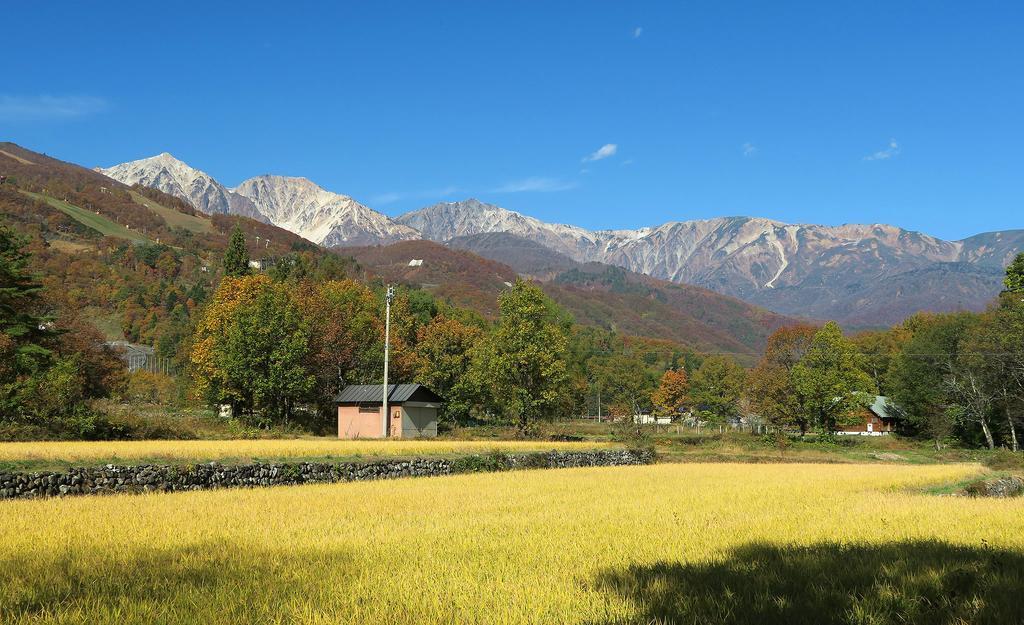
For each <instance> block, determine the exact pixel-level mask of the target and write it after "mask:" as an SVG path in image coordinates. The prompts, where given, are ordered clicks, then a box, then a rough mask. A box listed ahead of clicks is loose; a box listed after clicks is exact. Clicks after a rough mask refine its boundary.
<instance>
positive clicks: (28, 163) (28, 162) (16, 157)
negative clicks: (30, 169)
mask: <svg viewBox="0 0 1024 625" xmlns="http://www.w3.org/2000/svg"><path fill="white" fill-rule="evenodd" d="M0 154H3V155H4V156H6V157H7V158H12V159H14V160H16V161H18V162H19V163H21V164H22V165H35V163H33V162H32V161H30V160H28V159H27V158H21V157H20V156H18V155H17V154H11V153H10V152H8V151H7V150H0Z"/></svg>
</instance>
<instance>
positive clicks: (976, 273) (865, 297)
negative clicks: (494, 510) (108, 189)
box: [99, 153, 1024, 325]
mask: <svg viewBox="0 0 1024 625" xmlns="http://www.w3.org/2000/svg"><path fill="white" fill-rule="evenodd" d="M99 171H101V172H102V173H104V174H106V175H108V176H110V177H112V178H115V179H117V180H119V181H121V182H123V183H125V184H129V185H130V184H143V185H147V186H151V187H155V188H157V189H160V190H161V191H164V192H166V193H170V194H173V195H176V196H178V197H181V198H182V199H185V200H186V201H188V202H190V203H191V204H192V205H193V206H195V207H196V208H197V209H199V210H201V211H204V212H207V213H231V214H238V215H244V216H247V217H254V218H256V219H260V220H262V221H266V222H269V223H272V224H274V225H276V226H279V227H282V228H285V229H287V230H290V231H291V232H294V233H296V234H298V235H300V236H302V237H305V238H306V239H309V240H310V241H313V242H315V243H319V244H321V245H324V246H327V247H339V246H345V245H378V244H386V243H392V242H395V241H403V240H409V239H417V238H425V239H430V240H433V241H438V242H446V241H449V240H451V239H454V238H456V237H458V238H459V239H465V238H466V237H473V236H476V235H482V234H487V233H506V234H510V235H515V236H517V237H522V238H525V239H528V240H530V241H531V242H533V243H535V244H539V245H542V246H544V247H546V248H548V249H550V250H553V251H554V252H557V253H559V254H563V255H565V256H567V257H568V258H570V259H572V260H574V261H577V262H591V261H596V262H602V263H606V264H609V265H618V266H621V267H625V268H627V269H631V270H633V271H636V272H638V273H644V274H648V275H651V276H654V277H657V278H664V279H668V280H672V281H675V282H681V283H688V284H694V285H697V286H702V287H706V288H709V289H712V290H715V291H718V292H720V293H724V294H726V295H732V296H735V297H739V298H742V299H745V300H747V301H749V302H751V303H754V304H759V305H761V306H764V307H765V308H768V309H771V310H774V311H776V312H780V313H783V314H789V315H802V316H808V317H817V318H833V319H838V320H840V321H845V322H847V323H854V324H862V325H877V324H890V323H896V322H898V321H900V320H901V319H903V318H904V317H906V316H907V315H909V314H911V313H913V312H915V311H917V310H932V311H945V310H959V309H980V308H982V307H984V305H985V303H986V302H987V301H988V300H989V299H991V297H993V296H994V295H995V294H996V293H998V291H999V288H1000V279H1001V275H1002V271H1003V268H1004V267H1005V266H1006V264H1007V263H1008V262H1009V261H1010V260H1011V258H1012V257H1013V255H1014V254H1015V253H1017V252H1018V251H1020V250H1021V249H1024V230H1011V231H1006V232H993V233H986V234H981V235H977V236H975V237H970V238H968V239H964V240H962V241H945V240H942V239H938V238H936V237H932V236H929V235H926V234H922V233H920V232H914V231H910V230H904V229H902V228H898V227H895V226H889V225H883V224H871V225H843V226H820V225H813V224H787V223H783V222H779V221H774V220H771V219H764V218H757V217H719V218H714V219H700V220H690V221H672V222H668V223H665V224H662V225H660V226H657V227H652V228H640V229H636V230H587V229H585V228H580V227H578V226H573V225H567V224H552V223H547V222H543V221H541V220H539V219H536V218H534V217H529V216H527V215H523V214H521V213H517V212H515V211H511V210H508V209H505V208H501V207H499V206H495V205H493V204H487V203H484V202H481V201H479V200H475V199H468V200H464V201H461V202H441V203H438V204H434V205H432V206H427V207H425V208H422V209H419V210H415V211H412V212H410V213H406V214H405V215H402V216H400V217H398V218H396V219H390V218H388V217H387V216H385V215H383V214H381V213H378V212H377V211H374V210H372V209H370V208H368V207H366V206H364V205H362V204H360V203H359V202H357V201H355V200H354V199H352V198H351V197H348V196H346V195H341V194H338V193H332V192H330V191H327V190H325V189H323V188H321V187H319V186H317V185H316V184H314V183H313V182H311V181H310V180H307V179H305V178H291V177H284V176H269V175H267V176H257V177H255V178H250V179H249V180H246V181H245V182H243V183H242V184H240V185H238V186H237V187H235V188H233V189H228V188H226V187H225V186H224V185H222V184H220V183H219V182H217V181H216V180H215V179H213V178H212V177H211V176H209V175H207V174H205V173H203V172H202V171H199V170H198V169H195V168H193V167H190V166H188V165H186V164H185V163H183V162H181V161H179V160H177V159H175V158H174V157H172V156H171V155H170V154H166V153H165V154H161V155H159V156H155V157H153V158H148V159H143V160H140V161H133V162H131V163H124V164H123V165H117V166H115V167H111V168H108V169H100V170H99ZM472 243H473V245H474V246H477V248H475V251H478V252H480V251H481V250H480V249H478V248H479V246H485V247H486V246H491V247H494V249H493V250H490V251H491V252H492V254H491V255H490V256H489V257H490V258H495V259H497V260H501V258H500V256H501V254H520V255H521V254H523V253H525V252H523V251H522V250H517V246H515V245H509V243H508V241H507V240H504V239H500V238H493V237H492V238H490V239H486V240H479V241H474V242H472ZM499 247H500V249H498V248H499ZM519 247H521V246H519ZM483 255H484V256H488V254H483ZM512 260H514V259H509V262H511V261H512ZM520 260H521V259H520ZM513 264H514V263H513Z"/></svg>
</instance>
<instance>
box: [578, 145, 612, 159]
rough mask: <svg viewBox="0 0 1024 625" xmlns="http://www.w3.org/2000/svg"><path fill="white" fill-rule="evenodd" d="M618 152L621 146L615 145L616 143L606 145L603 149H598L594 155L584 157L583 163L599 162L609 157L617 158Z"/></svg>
mask: <svg viewBox="0 0 1024 625" xmlns="http://www.w3.org/2000/svg"><path fill="white" fill-rule="evenodd" d="M618 151H619V146H617V145H615V144H614V143H606V144H604V145H602V146H601V147H599V148H597V151H596V152H594V153H593V154H588V155H587V156H584V157H583V162H584V163H589V162H591V161H599V160H601V159H603V158H608V157H609V156H615V153H616V152H618Z"/></svg>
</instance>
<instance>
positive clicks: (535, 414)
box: [474, 280, 569, 434]
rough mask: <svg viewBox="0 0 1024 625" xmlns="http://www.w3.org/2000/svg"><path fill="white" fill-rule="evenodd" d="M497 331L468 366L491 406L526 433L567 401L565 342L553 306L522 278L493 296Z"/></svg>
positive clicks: (567, 376) (553, 413)
mask: <svg viewBox="0 0 1024 625" xmlns="http://www.w3.org/2000/svg"><path fill="white" fill-rule="evenodd" d="M498 308H499V311H500V315H501V316H500V319H499V322H498V327H497V328H496V329H495V330H494V332H493V333H492V334H491V335H490V336H489V337H488V338H487V340H486V341H485V342H484V345H483V346H482V349H481V350H480V354H479V357H478V358H477V359H476V360H475V362H474V375H475V376H476V377H477V379H478V380H480V381H481V383H482V384H483V385H484V386H485V387H487V388H488V389H489V391H490V396H491V398H492V399H493V401H494V404H495V406H496V407H497V408H498V409H499V410H500V411H501V413H502V414H503V415H504V416H505V417H506V418H508V419H510V420H511V421H512V422H514V423H515V424H516V427H517V428H518V430H519V432H520V433H521V434H526V433H529V432H530V431H531V430H532V429H533V427H534V426H535V425H536V423H537V421H538V420H540V419H550V418H552V417H554V416H555V415H557V414H558V413H559V412H560V411H561V410H564V409H566V406H567V404H568V401H569V388H568V386H569V375H568V365H567V362H566V360H567V354H568V338H567V336H566V330H565V328H564V325H565V320H564V317H563V316H562V315H561V314H560V311H559V310H558V308H557V307H556V306H555V304H554V302H552V301H551V300H550V299H548V298H547V297H546V296H545V295H544V293H543V292H542V291H541V290H540V289H539V288H538V287H536V286H534V285H531V284H529V283H528V282H525V281H523V280H516V283H515V285H514V286H513V287H512V288H511V289H510V290H508V291H506V292H504V293H502V294H501V296H500V297H499V298H498Z"/></svg>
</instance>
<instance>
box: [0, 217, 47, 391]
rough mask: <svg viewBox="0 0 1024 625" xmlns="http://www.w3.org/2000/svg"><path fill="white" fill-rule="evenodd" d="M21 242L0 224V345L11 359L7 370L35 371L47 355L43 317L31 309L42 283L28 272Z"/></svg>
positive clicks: (18, 237) (36, 299)
mask: <svg viewBox="0 0 1024 625" xmlns="http://www.w3.org/2000/svg"><path fill="white" fill-rule="evenodd" d="M24 245H25V241H24V239H23V238H22V237H20V236H18V235H17V234H16V233H15V232H13V231H12V230H10V229H9V228H7V227H6V226H2V225H0V335H2V336H0V346H2V347H3V348H4V349H3V351H4V352H9V353H8V354H6V355H7V356H8V357H9V358H11V359H12V360H10V361H8V362H5V363H3V364H4V369H5V370H7V371H9V372H10V373H14V374H17V373H20V372H25V371H29V372H31V371H33V370H35V369H36V368H37V367H38V366H39V365H40V363H41V362H42V361H45V360H46V359H47V358H48V356H49V355H50V351H49V350H48V349H46V348H45V347H43V344H44V343H45V340H46V335H47V331H46V329H45V327H46V322H47V321H48V319H45V318H43V317H41V316H39V315H37V314H34V313H33V311H32V308H33V306H34V305H35V304H36V302H37V301H38V297H39V292H40V291H41V290H42V288H43V287H42V285H41V284H39V283H38V282H36V281H35V280H34V279H33V278H32V276H31V274H30V273H29V272H28V269H27V267H28V259H29V255H28V253H26V252H25V251H24V249H23V248H24Z"/></svg>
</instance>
